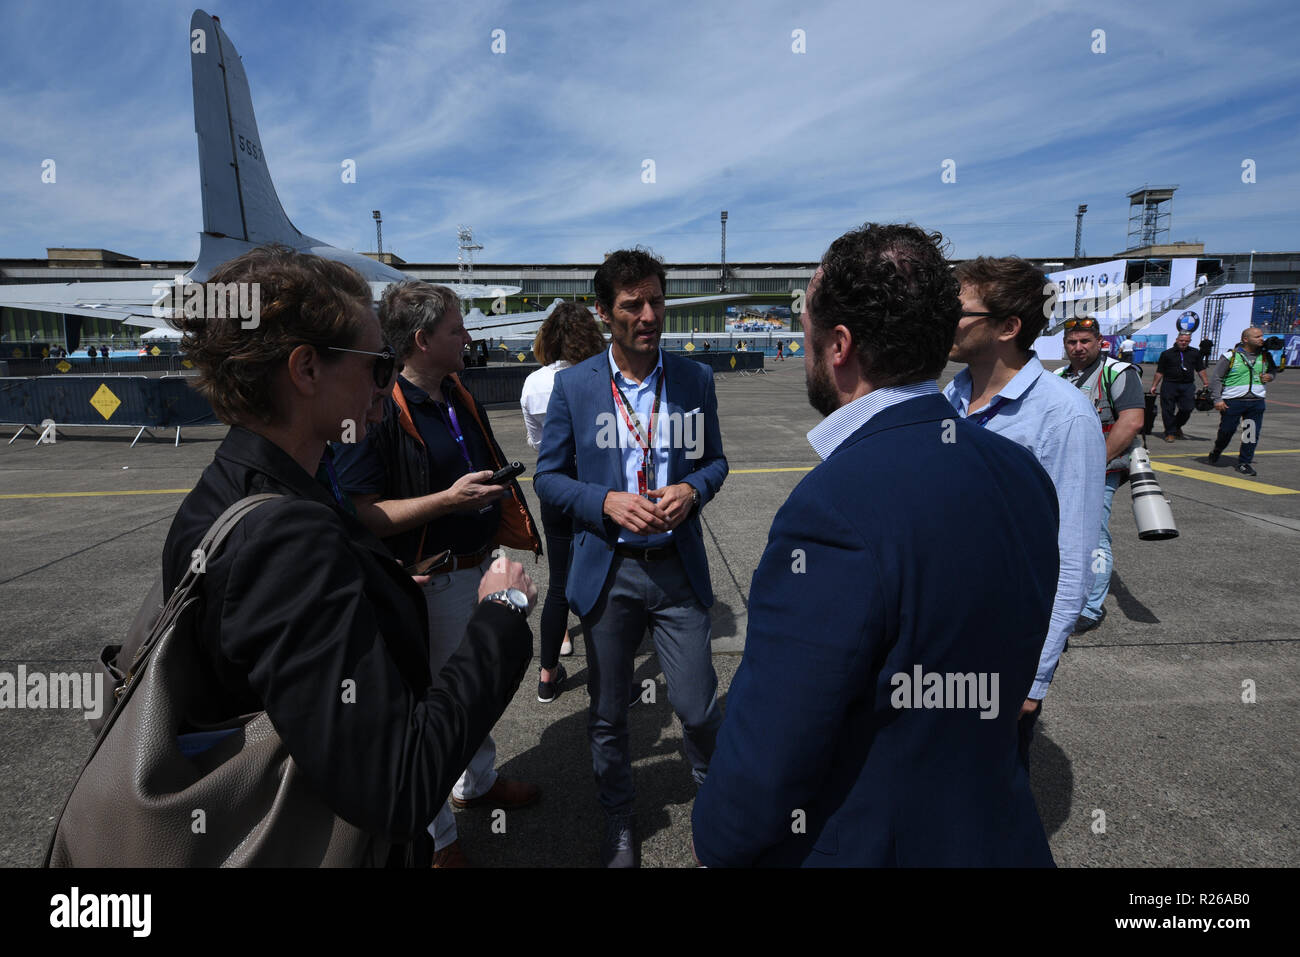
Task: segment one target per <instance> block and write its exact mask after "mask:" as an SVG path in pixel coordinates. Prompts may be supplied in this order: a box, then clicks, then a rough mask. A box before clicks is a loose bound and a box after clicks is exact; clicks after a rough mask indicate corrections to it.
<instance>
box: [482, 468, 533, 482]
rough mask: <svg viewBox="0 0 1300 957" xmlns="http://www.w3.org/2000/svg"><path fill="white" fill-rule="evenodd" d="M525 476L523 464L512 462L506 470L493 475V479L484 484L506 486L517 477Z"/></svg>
mask: <svg viewBox="0 0 1300 957" xmlns="http://www.w3.org/2000/svg"><path fill="white" fill-rule="evenodd" d="M523 474H524V463H523V462H511V463H510V464H509V465H507V466H506V467H505V468H503V469H501V470H499V471H497V472H493V473H492V477H491V478H490V479H488V480H487V481H486V482H484V483H483V484H484V485H505V484H506V483H507V482H509V481H510V480H511V479H513V478H514V477H515V476H516V475H523Z"/></svg>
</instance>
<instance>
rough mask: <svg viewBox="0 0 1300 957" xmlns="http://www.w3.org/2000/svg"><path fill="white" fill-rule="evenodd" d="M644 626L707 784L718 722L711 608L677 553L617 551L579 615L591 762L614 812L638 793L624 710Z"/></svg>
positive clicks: (692, 758)
mask: <svg viewBox="0 0 1300 957" xmlns="http://www.w3.org/2000/svg"><path fill="white" fill-rule="evenodd" d="M647 626H649V628H650V632H651V636H652V637H653V638H654V643H655V650H656V651H657V652H658V654H659V665H660V667H662V668H663V672H664V680H665V682H666V683H667V685H668V700H669V702H670V703H671V704H672V707H673V711H675V712H676V713H677V717H678V718H680V719H681V722H682V738H683V743H684V744H685V750H686V758H687V760H688V761H689V762H690V764H691V773H692V775H693V776H694V778H695V783H696V785H700V784H703V783H704V778H705V775H706V774H707V773H708V770H709V759H710V758H712V757H713V748H714V744H715V743H716V741H717V735H718V726H719V725H720V724H722V709H721V708H720V707H719V706H718V676H717V674H716V673H715V672H714V670H713V657H712V651H711V647H710V644H709V638H710V620H709V610H708V609H707V608H705V607H704V606H703V605H702V604H700V601H699V599H698V598H696V596H695V591H694V589H692V588H691V583H690V579H688V578H687V577H686V570H685V569H684V568H682V563H681V559H680V558H678V557H676V556H674V557H672V558H669V559H666V560H664V561H641V560H639V559H636V558H627V557H624V556H620V555H615V556H614V564H613V567H612V568H611V569H610V571H609V580H608V582H607V583H606V585H605V590H604V591H603V592H601V595H600V598H599V599H597V601H596V604H595V606H593V607H592V609H591V612H590V614H588V615H586V616H585V617H584V618H583V619H582V628H583V638H584V640H585V641H586V649H587V691H588V693H589V694H590V695H591V708H590V710H589V711H588V714H587V733H588V735H589V737H590V738H591V763H592V768H593V770H594V771H595V774H596V790H597V792H598V797H599V798H600V803H601V805H602V806H603V807H604V808H605V810H606V811H608V812H611V813H622V812H626V811H630V810H631V809H632V803H633V800H634V799H635V797H636V787H635V785H634V784H633V781H632V755H631V750H630V748H629V746H628V730H627V709H628V702H629V701H631V700H632V696H633V687H632V670H633V664H634V656H635V654H636V649H637V646H638V645H640V644H641V639H642V638H643V637H644V636H645V632H646V627H647Z"/></svg>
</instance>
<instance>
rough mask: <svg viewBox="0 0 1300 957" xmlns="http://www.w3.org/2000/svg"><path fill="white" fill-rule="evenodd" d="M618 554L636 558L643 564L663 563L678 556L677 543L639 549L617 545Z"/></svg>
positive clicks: (615, 547)
mask: <svg viewBox="0 0 1300 957" xmlns="http://www.w3.org/2000/svg"><path fill="white" fill-rule="evenodd" d="M614 551H615V553H616V554H619V555H622V556H623V557H624V558H636V559H639V560H641V561H643V562H661V561H663V560H664V559H665V558H672V557H673V556H674V555H676V554H677V543H676V542H669V543H668V544H667V545H660V546H658V547H656V548H637V547H636V546H635V545H615V546H614Z"/></svg>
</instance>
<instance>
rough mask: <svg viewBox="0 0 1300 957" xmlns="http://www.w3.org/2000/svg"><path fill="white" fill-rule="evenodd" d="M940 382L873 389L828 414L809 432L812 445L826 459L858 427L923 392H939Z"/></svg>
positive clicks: (929, 381)
mask: <svg viewBox="0 0 1300 957" xmlns="http://www.w3.org/2000/svg"><path fill="white" fill-rule="evenodd" d="M938 394H939V383H938V382H937V381H935V380H934V379H926V380H925V381H924V382H910V383H908V384H907V385H898V386H888V387H886V388H883V389H872V390H871V391H870V392H868V393H867V394H866V395H864V396H861V397H860V398H857V399H854V400H853V401H852V402H850V403H849V404H848V405H842V406H840V407H839V408H838V409H836V410H835V411H834V412H832V413H831V414H830V415H828V416H826V418H825V419H823V420H822V421H821V423H820V424H819V425H817V426H816V427H815V428H814V429H813V430H812V431H811V432H809V433H808V444H809V445H811V446H812V447H813V451H814V452H816V453H817V454H818V456H820V457H821V459H822V460H823V461H825V460H826V459H828V458H830V457H831V454H832V453H833V452H834V451H835V450H836V449H838V448H839V447H840V444H841V443H842V442H843V441H844V440H845V439H847V438H848V437H849V436H850V435H852V434H853V433H854V432H856V431H858V429H860V428H862V426H864V425H865V424H866V423H867V422H868V421H869V420H870V419H871V418H872V416H874V415H876V414H878V413H880V412H884V411H885V410H886V409H888V408H890V407H891V406H895V405H898V404H899V403H902V402H906V401H907V400H908V399H916V398H919V397H921V396H923V395H938Z"/></svg>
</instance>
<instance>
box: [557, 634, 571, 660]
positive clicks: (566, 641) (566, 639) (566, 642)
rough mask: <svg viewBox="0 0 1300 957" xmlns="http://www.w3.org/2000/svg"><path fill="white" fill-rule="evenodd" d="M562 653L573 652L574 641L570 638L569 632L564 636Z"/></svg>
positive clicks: (561, 646)
mask: <svg viewBox="0 0 1300 957" xmlns="http://www.w3.org/2000/svg"><path fill="white" fill-rule="evenodd" d="M560 654H562V655H571V654H573V642H571V641H570V640H569V636H568V635H567V634H566V635H565V636H564V641H563V642H562V643H561V644H560Z"/></svg>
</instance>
